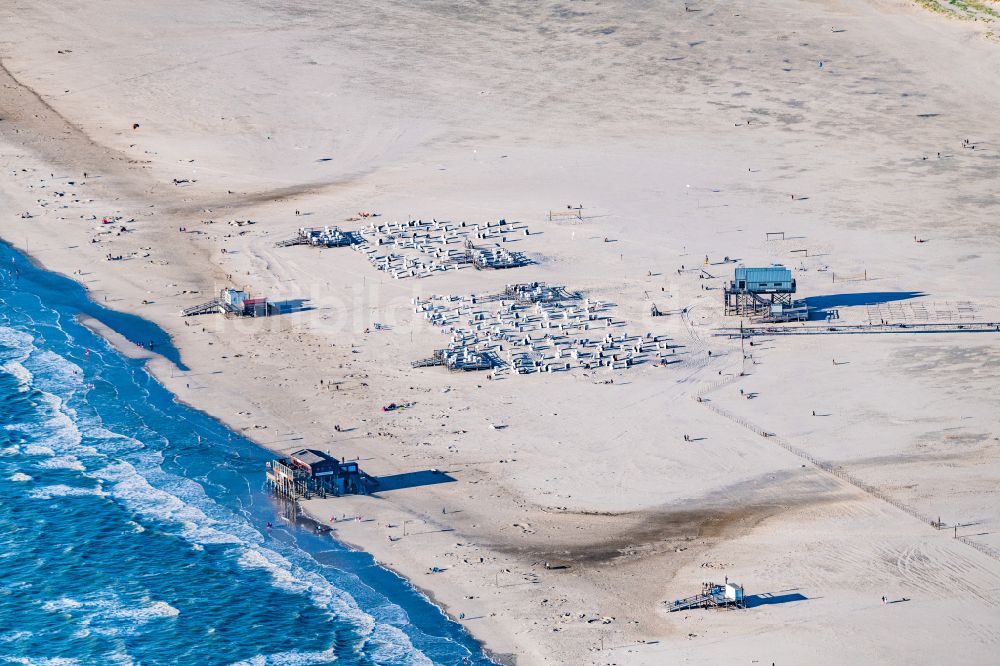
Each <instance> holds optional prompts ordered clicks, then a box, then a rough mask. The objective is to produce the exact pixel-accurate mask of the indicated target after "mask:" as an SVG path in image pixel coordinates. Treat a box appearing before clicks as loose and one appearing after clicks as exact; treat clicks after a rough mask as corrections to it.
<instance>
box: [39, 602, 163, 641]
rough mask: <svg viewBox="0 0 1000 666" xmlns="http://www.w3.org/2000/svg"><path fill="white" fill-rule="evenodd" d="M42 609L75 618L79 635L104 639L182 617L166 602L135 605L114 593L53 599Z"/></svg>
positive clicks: (43, 605)
mask: <svg viewBox="0 0 1000 666" xmlns="http://www.w3.org/2000/svg"><path fill="white" fill-rule="evenodd" d="M42 609H43V610H46V611H48V612H50V613H65V614H68V615H70V616H72V617H73V619H74V620H76V621H77V622H78V623H79V628H78V629H77V633H81V632H88V633H95V634H99V635H101V636H122V635H128V634H131V633H133V632H134V631H135V630H136V629H137V628H138V627H140V626H142V625H145V624H148V623H150V622H153V621H155V620H161V619H165V618H172V617H177V616H178V615H179V614H180V611H178V610H177V609H176V608H174V607H173V606H171V605H170V604H168V603H167V602H165V601H150V600H148V599H146V600H143V601H142V603H140V604H137V605H134V604H129V603H127V602H125V601H123V600H122V599H121V597H119V596H118V595H116V594H114V593H112V592H101V593H97V594H92V595H88V596H86V597H84V598H82V599H79V600H78V599H70V598H68V597H62V598H60V599H53V600H51V601H47V602H45V603H44V604H42Z"/></svg>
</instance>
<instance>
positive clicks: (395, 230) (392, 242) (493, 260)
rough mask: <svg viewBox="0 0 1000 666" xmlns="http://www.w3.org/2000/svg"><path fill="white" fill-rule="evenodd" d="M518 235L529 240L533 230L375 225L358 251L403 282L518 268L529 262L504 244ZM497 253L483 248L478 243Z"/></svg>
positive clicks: (505, 225)
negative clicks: (461, 271)
mask: <svg viewBox="0 0 1000 666" xmlns="http://www.w3.org/2000/svg"><path fill="white" fill-rule="evenodd" d="M516 234H521V235H529V231H528V228H527V227H526V226H525V225H523V224H519V223H511V222H507V221H506V220H498V221H497V222H487V223H485V224H466V223H465V222H461V223H458V224H455V223H452V222H442V221H438V220H430V221H425V220H409V221H407V222H390V223H387V224H376V223H374V222H373V223H371V224H369V226H368V227H367V228H366V229H365V230H364V232H363V236H362V238H361V239H360V241H359V242H358V243H356V244H355V245H354V248H355V249H356V250H357V251H359V252H361V253H362V254H364V255H365V256H366V257H367V259H368V261H369V262H371V264H372V265H373V266H375V268H377V269H378V270H380V271H385V272H386V273H388V274H389V275H391V276H392V277H393V278H395V279H397V280H399V279H404V278H410V277H419V278H423V277H429V276H430V275H433V274H434V273H438V272H443V271H448V270H459V269H461V268H465V267H470V266H471V267H475V268H513V267H516V266H523V265H526V264H528V263H530V261H529V260H528V259H527V257H526V256H525V255H524V254H523V253H520V252H515V251H511V250H508V249H507V248H504V247H503V246H502V245H501V244H503V243H507V242H509V241H511V240H513V238H512V237H513V236H514V235H516ZM477 241H480V242H487V243H489V242H492V243H494V244H495V246H496V247H490V248H482V247H478V246H477V244H476V242H477Z"/></svg>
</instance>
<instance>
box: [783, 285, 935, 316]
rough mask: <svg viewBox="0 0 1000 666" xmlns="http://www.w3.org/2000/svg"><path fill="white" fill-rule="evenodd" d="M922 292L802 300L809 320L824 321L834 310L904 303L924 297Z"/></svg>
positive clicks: (882, 293) (869, 293) (882, 292)
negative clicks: (897, 302)
mask: <svg viewBox="0 0 1000 666" xmlns="http://www.w3.org/2000/svg"><path fill="white" fill-rule="evenodd" d="M926 295H927V294H925V293H924V292H922V291H865V292H861V293H854V294H827V295H826V296H810V297H808V298H804V299H802V300H803V301H805V304H806V305H807V306H809V318H810V319H825V318H826V315H827V313H828V312H830V311H831V310H834V309H836V308H848V307H851V306H855V305H878V304H879V303H891V302H893V301H906V300H909V299H911V298H920V297H922V296H926Z"/></svg>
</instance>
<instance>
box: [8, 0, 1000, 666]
mask: <svg viewBox="0 0 1000 666" xmlns="http://www.w3.org/2000/svg"><path fill="white" fill-rule="evenodd" d="M925 4H926V3H925ZM987 4H989V3H987ZM687 7H688V9H689V10H690V11H685V5H684V4H683V3H680V2H675V3H673V2H672V3H624V2H621V3H619V2H612V3H592V2H551V1H548V0H541V1H540V2H515V1H513V0H495V1H494V0H491V1H489V2H483V3H445V2H425V3H408V2H402V1H394V0H387V1H386V2H379V3H369V2H363V3H357V2H353V3H352V2H332V3H331V2H326V1H324V2H320V1H319V0H301V1H297V2H284V3H271V4H270V5H268V6H267V7H262V6H261V5H259V4H258V3H249V2H240V1H239V0H219V1H217V2H212V3H195V2H183V1H182V2H175V3H152V2H120V1H111V2H105V3H100V7H99V8H98V7H97V6H96V5H93V4H90V3H75V4H70V3H56V2H37V3H20V4H18V5H17V6H16V7H15V6H14V5H9V6H7V7H5V8H3V9H2V10H0V21H2V25H3V26H4V36H3V40H2V42H0V59H2V64H3V69H2V70H0V84H2V87H0V166H2V177H0V204H2V205H0V213H2V214H0V236H2V237H3V238H4V239H5V240H6V241H7V242H9V243H11V244H12V245H14V246H15V247H17V248H18V249H22V250H27V251H28V253H29V254H30V255H31V256H32V257H33V258H34V259H35V260H37V261H38V262H39V263H40V264H42V265H43V266H45V267H47V268H49V269H52V270H55V271H59V272H61V273H64V274H66V275H68V276H71V277H73V278H74V279H76V280H79V281H80V282H81V283H82V284H84V285H85V286H86V288H87V289H88V290H89V291H90V293H91V294H92V297H93V298H94V299H95V300H96V301H98V302H100V303H106V304H107V306H108V307H110V308H114V309H118V310H121V311H125V312H131V313H137V314H140V315H141V316H143V317H146V318H148V319H150V320H152V321H154V322H156V323H158V324H159V325H160V326H162V327H163V328H165V329H166V330H168V331H169V332H170V333H171V334H172V335H173V337H174V342H175V344H176V346H177V347H178V348H179V349H180V350H181V353H182V355H183V359H184V361H185V363H186V364H187V366H188V367H189V370H188V371H184V372H182V371H180V370H178V369H177V368H175V367H173V366H172V365H171V364H170V363H168V362H166V361H165V360H163V359H162V358H158V357H157V358H153V359H152V360H151V361H150V367H151V368H152V370H153V371H154V372H155V373H156V374H157V376H158V377H159V378H160V379H161V380H162V381H163V383H164V384H165V385H166V386H167V387H168V388H169V389H171V390H173V391H175V392H176V393H177V395H178V396H179V398H180V399H181V400H184V401H186V402H189V403H190V404H192V405H194V406H196V407H198V408H200V409H203V410H205V411H206V412H208V413H209V414H212V415H214V416H216V417H218V418H220V419H221V420H223V421H224V422H226V423H227V424H229V425H230V426H232V427H233V428H234V429H236V430H239V431H241V432H244V433H246V434H247V435H248V436H249V437H252V438H253V439H254V440H256V441H258V442H260V443H261V444H262V445H264V446H267V447H270V448H272V449H274V450H276V451H290V450H293V449H295V448H298V447H302V446H310V447H314V448H319V449H323V450H329V451H330V452H331V453H333V454H334V455H335V456H338V457H346V458H358V459H360V460H361V463H362V466H363V468H364V469H366V470H367V471H368V472H370V473H372V474H375V475H378V476H380V477H382V478H383V479H384V481H385V485H384V490H383V491H382V492H379V493H377V494H376V495H372V496H368V497H347V498H339V499H329V500H315V501H311V502H308V503H306V504H305V507H304V508H305V510H306V511H307V512H308V513H309V514H310V515H312V516H313V517H314V518H315V519H316V520H318V521H321V522H323V523H324V524H327V525H331V526H332V527H333V528H335V535H336V536H337V537H338V538H340V539H342V540H343V541H345V542H347V543H350V544H353V545H356V546H357V547H359V548H363V549H365V550H367V551H369V552H371V553H373V554H374V555H375V557H376V558H378V559H379V561H381V562H383V563H384V564H386V565H387V566H389V567H391V568H393V569H394V570H396V571H398V572H399V573H400V574H402V575H404V576H406V577H407V578H409V579H410V580H412V581H413V583H414V584H415V585H417V586H419V587H420V588H422V589H424V590H426V591H427V593H428V595H430V596H431V597H432V598H433V599H434V600H435V601H437V602H438V603H439V604H440V605H441V606H442V607H443V608H444V609H445V610H446V611H447V612H448V613H449V614H451V615H452V616H453V617H454V618H456V619H459V618H461V619H460V621H461V622H462V623H463V624H464V625H465V626H466V627H468V629H469V631H470V632H472V634H473V635H475V636H476V637H477V638H479V639H481V640H482V641H483V642H484V644H485V645H486V647H487V648H488V649H489V650H491V651H492V652H493V653H494V654H496V655H498V657H499V658H501V659H505V660H507V661H514V660H515V659H516V661H517V663H518V664H521V665H528V664H588V663H600V664H610V663H616V664H663V663H677V662H681V661H690V662H695V663H705V662H708V663H713V662H719V661H721V660H722V659H724V658H725V659H732V658H734V656H735V658H736V659H737V660H739V661H749V662H751V663H755V662H759V663H770V662H778V663H830V664H834V663H835V664H841V663H852V662H861V663H987V662H989V661H992V660H994V659H995V654H996V651H997V649H998V648H1000V605H998V595H1000V560H998V559H996V558H997V556H998V554H1000V508H998V507H1000V502H998V494H997V488H998V481H1000V440H998V433H1000V398H998V396H997V392H996V387H997V386H998V385H1000V337H998V335H997V334H996V333H969V332H955V333H929V334H921V335H917V334H912V333H911V334H866V335H815V336H772V337H758V338H755V339H754V345H753V347H749V346H747V347H745V348H744V349H742V350H741V346H740V341H739V340H738V339H737V340H733V339H730V338H727V337H720V336H718V335H716V333H717V332H718V329H720V328H724V327H729V326H738V325H739V320H738V319H737V318H732V317H730V318H727V317H724V316H723V314H722V312H721V310H722V307H721V301H722V295H721V286H722V284H723V280H724V279H729V278H731V275H732V269H733V267H734V266H736V265H737V264H736V263H732V262H729V263H726V262H725V261H724V258H725V257H729V258H731V259H734V260H737V261H739V262H742V263H744V264H745V265H748V266H753V265H769V264H771V263H783V264H785V265H786V266H789V267H790V268H793V269H795V277H796V280H797V282H798V291H799V296H801V297H808V298H810V299H812V300H811V301H810V302H811V304H812V305H813V306H815V307H816V308H817V311H818V312H820V316H821V317H822V316H824V315H825V316H829V317H830V324H831V325H842V324H852V323H868V322H869V321H870V320H871V319H874V320H876V323H877V322H878V321H881V320H882V319H888V320H890V321H891V322H894V323H940V322H954V321H966V322H968V321H992V322H997V321H1000V298H998V294H997V290H998V289H1000V261H998V260H1000V232H998V229H997V224H998V219H1000V218H998V215H1000V187H998V183H1000V125H998V123H997V119H998V109H1000V45H998V44H997V43H996V39H995V38H994V37H992V36H991V32H990V31H991V28H990V25H989V24H988V23H985V22H982V21H958V20H953V19H949V18H947V17H944V16H941V15H939V14H936V13H934V12H930V11H927V10H926V9H925V8H923V7H921V6H919V5H916V4H914V5H911V4H910V3H907V2H889V1H882V0H876V1H875V2H862V1H861V0H845V1H843V2H814V1H807V2H791V1H790V0H769V1H768V2H746V1H743V0H737V1H736V2H732V3H711V2H690V3H687ZM985 16H987V17H988V14H987V15H985ZM993 29H994V30H995V28H993ZM84 174H86V175H84ZM576 205H583V207H584V214H583V218H584V219H582V220H576V219H573V218H572V217H565V216H564V217H556V218H555V219H553V220H550V219H549V211H552V210H554V211H557V212H563V211H566V210H567V206H576ZM297 211H298V213H299V214H297V213H296V212H297ZM361 211H364V212H377V213H379V214H380V215H381V217H380V218H377V220H378V221H379V222H389V221H401V220H406V219H407V218H408V217H410V216H412V217H414V218H422V219H431V218H436V219H438V220H450V221H452V222H455V223H458V222H460V221H463V220H465V221H468V222H469V223H473V222H478V223H484V222H486V221H495V220H497V219H499V218H506V219H508V220H517V221H519V222H523V223H525V224H527V225H528V226H529V227H530V228H531V230H532V234H531V235H530V236H520V237H517V238H512V239H511V242H510V247H511V249H516V250H519V251H522V252H525V253H527V254H528V255H529V256H530V257H531V258H532V259H533V260H534V261H535V262H536V263H535V264H533V265H532V266H529V267H524V268H518V269H513V270H510V271H479V272H477V271H474V270H471V269H464V270H459V271H451V272H448V273H447V274H435V275H432V276H430V277H427V278H423V279H418V278H410V279H405V280H395V279H392V277H391V276H390V275H388V274H386V273H384V272H381V271H377V270H375V268H374V267H372V266H371V265H370V264H369V263H368V262H367V261H366V260H365V259H364V257H363V256H362V255H361V254H360V253H358V252H355V251H352V250H350V249H346V248H341V249H328V250H313V249H308V248H304V247H292V248H276V247H275V242H276V241H279V240H282V239H284V238H287V237H289V236H291V235H292V234H294V231H295V229H296V228H297V227H299V226H322V225H340V226H342V227H344V228H348V229H353V228H360V227H361V226H363V225H365V224H367V221H353V222H348V221H346V220H347V218H351V217H356V216H357V214H358V213H359V212H361ZM104 217H111V218H115V219H114V223H113V224H107V225H105V224H102V218H104ZM118 218H120V219H118ZM247 220H250V221H252V222H254V224H245V221H247ZM237 221H239V222H240V224H238V223H237ZM122 228H124V229H125V231H121V230H122ZM182 230H183V231H182ZM767 232H784V239H783V240H782V239H770V240H769V239H768V237H767V236H766V233H767ZM915 241H924V242H915ZM108 255H111V256H113V257H116V256H121V257H122V260H120V261H108V260H106V257H107V256H108ZM706 257H707V261H708V265H705V262H706ZM682 266H683V267H684V270H680V269H681V267H682ZM698 269H704V271H702V270H698ZM532 280H542V281H546V282H549V283H551V284H560V285H566V286H567V287H568V288H569V289H571V290H574V291H578V292H580V293H581V294H582V295H583V296H584V297H586V298H590V299H593V300H598V299H599V300H602V301H604V302H610V303H613V304H614V311H613V312H614V316H615V317H616V318H618V319H620V320H623V321H624V322H625V324H626V327H627V329H628V330H629V331H631V332H633V333H638V334H645V333H646V332H652V333H655V334H657V335H665V336H668V337H669V338H670V339H671V344H673V345H677V346H678V347H677V348H676V351H675V352H674V353H673V355H672V357H673V358H672V359H671V360H678V361H679V362H677V363H672V364H670V365H666V366H661V365H658V364H653V363H646V364H642V365H639V366H637V367H634V368H631V369H628V370H617V371H608V370H607V369H601V370H600V371H585V370H582V369H576V370H573V371H571V372H557V373H551V374H548V373H546V374H533V375H528V376H511V375H506V376H501V377H500V378H498V379H496V380H488V379H487V378H486V376H485V374H483V373H449V372H448V371H447V370H445V369H443V368H423V369H413V368H411V366H410V363H411V362H412V361H414V360H417V359H420V358H424V357H427V356H429V355H430V352H431V351H432V350H433V349H435V348H440V347H442V346H444V345H445V344H446V342H447V337H446V336H445V335H443V334H442V332H441V331H440V330H437V329H435V328H433V327H431V326H430V325H428V324H427V322H425V321H424V320H423V319H422V318H420V317H419V316H418V315H416V314H415V313H414V310H413V305H412V304H411V299H412V298H414V297H416V296H420V297H422V298H427V297H429V296H431V295H434V294H438V295H463V294H480V295H483V294H490V293H495V292H497V291H499V290H501V289H502V288H503V286H504V284H506V283H509V282H527V281H532ZM223 286H240V287H242V286H247V287H248V288H249V289H250V291H252V292H253V293H255V294H259V295H267V296H269V297H270V298H271V299H272V300H273V301H278V302H282V303H283V304H284V306H285V310H286V312H285V313H284V314H281V315H280V316H275V317H271V318H268V319H256V320H233V319H225V318H223V317H221V316H205V317H193V318H187V319H182V318H181V317H179V312H180V310H181V309H182V308H184V307H187V306H190V305H195V304H197V303H199V302H202V301H205V300H208V298H210V297H211V296H213V295H214V293H215V292H217V290H218V289H219V288H221V287H223ZM653 304H656V306H657V307H659V308H660V309H661V310H663V311H665V312H667V313H668V314H667V315H666V316H663V317H656V318H653V317H651V316H650V307H651V305H653ZM375 322H379V323H380V324H384V325H385V326H384V327H382V328H381V329H375V328H374V326H373V324H374V323H375ZM815 323H816V324H821V323H822V324H825V323H826V322H825V321H820V322H815ZM95 325H96V324H95ZM793 326H795V325H793ZM108 335H109V337H110V338H111V339H114V338H115V335H114V334H113V333H109V334H108ZM117 342H118V344H123V343H122V341H121V340H120V339H119V340H117ZM124 344H126V345H127V343H124ZM709 352H711V353H709ZM745 356H746V357H747V358H744V357H745ZM741 373H743V374H742V376H741ZM611 379H614V382H613V383H611V382H609V381H608V380H611ZM321 382H322V385H321ZM330 386H333V387H334V388H330ZM698 397H701V400H700V401H699V400H697V398H698ZM390 402H396V403H413V404H412V406H411V407H409V408H408V409H405V410H403V411H400V412H394V413H384V412H382V411H381V409H380V408H381V406H382V405H385V404H388V403H390ZM335 426H340V428H339V430H335ZM491 426H496V427H491ZM500 426H503V427H500ZM761 432H765V433H768V434H771V435H773V436H768V437H764V436H761V434H760V433H761ZM685 435H687V437H685ZM687 440H690V441H687ZM218 445H219V446H224V445H225V443H224V442H220V443H218ZM434 470H437V472H440V473H435V471H434ZM939 517H940V519H941V521H942V522H943V523H945V525H946V526H947V528H946V529H935V528H934V527H932V526H931V524H930V521H931V520H936V519H937V518H939ZM344 518H347V520H344ZM331 519H337V520H335V522H332V523H331ZM956 526H957V528H956ZM956 534H957V535H958V536H959V537H962V538H959V539H956V538H955V536H956ZM432 568H436V571H434V570H433V569H432ZM726 577H728V578H729V579H731V580H734V581H737V582H739V583H741V584H743V585H744V586H745V589H746V593H747V594H748V595H751V596H752V603H751V605H752V608H749V609H747V610H745V611H728V612H723V611H714V612H713V611H690V612H682V613H673V614H669V613H667V612H666V611H665V608H666V604H665V603H664V602H668V601H671V600H673V599H676V598H680V597H685V596H688V595H691V594H694V593H696V592H698V591H699V590H700V588H701V584H702V582H703V581H716V582H721V581H722V580H724V579H725V578H726ZM883 596H884V597H887V598H888V600H889V601H890V602H894V603H887V604H883V602H882V597H883Z"/></svg>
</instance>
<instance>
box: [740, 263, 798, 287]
mask: <svg viewBox="0 0 1000 666" xmlns="http://www.w3.org/2000/svg"><path fill="white" fill-rule="evenodd" d="M736 279H737V280H746V281H747V282H748V283H755V284H760V283H762V282H768V283H771V282H791V281H792V272H791V271H790V270H788V269H787V268H785V267H784V266H771V267H768V268H737V269H736Z"/></svg>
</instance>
